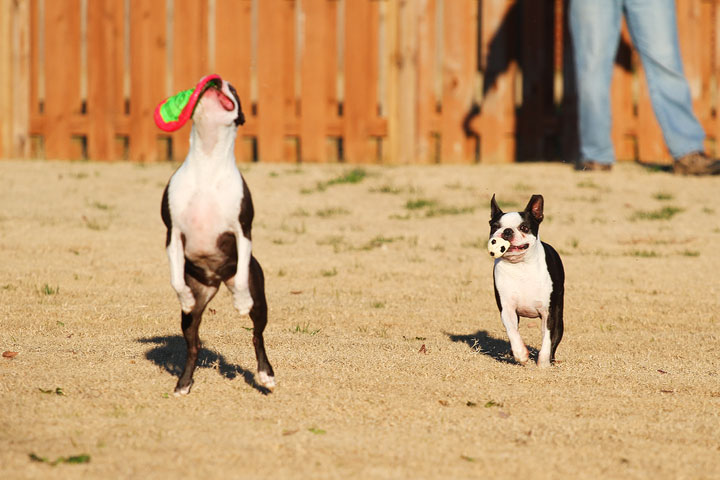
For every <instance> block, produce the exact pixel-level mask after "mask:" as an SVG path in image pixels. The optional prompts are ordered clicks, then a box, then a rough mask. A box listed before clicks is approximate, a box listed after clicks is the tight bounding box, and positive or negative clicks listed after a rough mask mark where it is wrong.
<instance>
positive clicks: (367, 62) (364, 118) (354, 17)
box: [342, 0, 377, 163]
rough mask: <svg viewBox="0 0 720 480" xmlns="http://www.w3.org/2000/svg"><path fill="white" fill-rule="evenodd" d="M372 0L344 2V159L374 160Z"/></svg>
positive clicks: (374, 40) (374, 38)
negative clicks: (372, 152)
mask: <svg viewBox="0 0 720 480" xmlns="http://www.w3.org/2000/svg"><path fill="white" fill-rule="evenodd" d="M373 8H377V5H372V2H368V1H358V0H355V1H353V0H350V1H346V2H345V19H344V20H345V52H344V58H345V62H344V63H345V68H344V77H345V90H344V100H343V105H344V108H343V118H342V122H343V125H344V128H343V133H344V141H345V159H346V161H347V162H349V163H363V162H368V161H370V160H371V159H372V156H371V152H370V138H369V135H368V130H369V128H368V127H369V122H370V118H371V117H373V116H374V115H375V112H376V105H377V99H376V97H375V96H374V93H375V89H374V88H373V85H372V82H371V81H368V79H373V78H377V65H375V64H373V60H374V59H375V58H376V57H375V56H374V55H373V54H374V53H375V51H374V50H373V48H372V47H373V44H375V45H377V29H376V28H374V27H376V26H377V22H376V21H374V20H375V19H374V18H373V13H374V12H373Z"/></svg>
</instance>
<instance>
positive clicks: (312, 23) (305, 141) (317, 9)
mask: <svg viewBox="0 0 720 480" xmlns="http://www.w3.org/2000/svg"><path fill="white" fill-rule="evenodd" d="M327 4H328V2H327V0H303V2H302V9H303V12H302V16H303V24H304V32H303V33H304V43H303V50H302V53H301V54H302V57H301V67H300V70H301V71H300V75H301V80H300V82H301V87H300V88H301V93H300V108H301V119H302V123H301V125H300V151H301V155H302V158H301V161H303V162H311V163H312V162H325V161H327V149H326V146H325V144H326V132H327V113H328V111H327V98H328V92H327V87H328V85H327V82H326V81H325V79H326V76H327V70H326V69H327V68H328V61H329V60H330V58H329V57H332V56H333V55H334V54H335V52H334V51H332V50H329V49H328V45H334V43H335V42H331V41H330V38H329V35H328V33H329V31H328V30H329V29H328V28H327V23H328V18H327V16H328V11H329V10H328V6H327Z"/></svg>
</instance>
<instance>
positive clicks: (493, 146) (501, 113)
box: [443, 2, 517, 163]
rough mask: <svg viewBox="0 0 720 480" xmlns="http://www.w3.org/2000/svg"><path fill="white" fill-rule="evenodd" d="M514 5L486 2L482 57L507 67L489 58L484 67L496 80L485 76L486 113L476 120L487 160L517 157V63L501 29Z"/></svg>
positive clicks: (484, 100) (481, 152) (486, 161)
mask: <svg viewBox="0 0 720 480" xmlns="http://www.w3.org/2000/svg"><path fill="white" fill-rule="evenodd" d="M514 6H515V2H483V11H482V15H481V17H482V38H481V45H482V58H484V59H490V60H493V61H497V60H499V61H500V62H501V63H502V64H503V66H505V67H506V68H504V69H501V70H500V71H498V66H497V65H494V64H493V63H491V62H488V63H487V64H486V66H485V69H484V71H485V73H486V75H487V74H488V73H489V74H490V75H487V76H491V77H492V79H493V82H492V83H491V84H488V79H487V78H486V79H485V81H484V82H485V83H484V94H483V99H482V106H481V108H482V114H481V117H480V119H479V122H478V121H477V120H476V121H474V122H473V124H472V125H473V126H474V125H477V124H478V123H479V125H480V127H479V128H478V127H475V128H474V130H476V131H480V161H481V162H483V163H499V162H512V161H513V160H514V159H515V141H514V140H515V125H516V120H515V91H514V87H515V76H516V74H517V65H516V64H515V62H510V61H508V60H507V56H508V55H509V52H508V38H507V34H505V35H503V29H501V27H502V25H503V21H504V19H506V18H507V14H508V12H509V11H510V10H511V9H512V8H513V7H514ZM503 60H504V61H505V62H504V63H503ZM485 61H486V62H487V60H485ZM443 143H444V140H443Z"/></svg>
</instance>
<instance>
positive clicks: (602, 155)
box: [570, 0, 705, 163]
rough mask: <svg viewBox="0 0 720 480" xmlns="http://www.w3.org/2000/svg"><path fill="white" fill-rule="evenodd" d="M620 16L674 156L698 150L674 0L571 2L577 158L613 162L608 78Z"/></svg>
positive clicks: (699, 130)
mask: <svg viewBox="0 0 720 480" xmlns="http://www.w3.org/2000/svg"><path fill="white" fill-rule="evenodd" d="M623 13H624V14H625V17H626V20H627V24H628V29H629V30H630V36H631V37H632V41H633V44H634V45H635V48H636V49H637V51H638V53H639V54H640V58H641V59H642V64H643V68H644V70H645V75H646V78H647V83H648V91H649V93H650V101H651V102H652V106H653V111H654V112H655V117H656V118H657V120H658V123H659V124H660V128H661V129H662V132H663V137H664V138H665V143H666V144H667V147H668V149H669V150H670V153H671V154H672V156H673V157H674V158H678V157H681V156H683V155H686V154H688V153H691V152H695V151H703V150H704V147H703V141H704V140H705V132H704V131H703V128H702V126H701V125H700V123H699V122H698V120H697V118H696V117H695V114H694V113H693V110H692V100H691V98H690V88H689V86H688V83H687V80H686V79H685V74H684V72H683V66H682V58H681V57H680V47H679V44H678V34H677V20H676V17H675V1H674V0H572V3H571V5H570V32H571V35H572V40H573V47H574V55H575V70H576V74H577V88H578V117H579V118H578V120H579V133H580V157H581V160H592V161H595V162H599V163H613V162H614V161H615V149H614V148H613V144H612V140H611V138H610V125H611V124H610V110H611V106H610V82H611V78H612V71H613V64H614V61H615V55H616V52H617V48H618V44H619V42H620V26H621V22H622V15H623Z"/></svg>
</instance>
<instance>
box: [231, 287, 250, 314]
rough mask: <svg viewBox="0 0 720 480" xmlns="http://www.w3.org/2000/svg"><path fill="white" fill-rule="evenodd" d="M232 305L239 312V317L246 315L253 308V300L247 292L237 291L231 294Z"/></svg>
mask: <svg viewBox="0 0 720 480" xmlns="http://www.w3.org/2000/svg"><path fill="white" fill-rule="evenodd" d="M233 305H234V306H235V308H236V309H237V311H238V312H240V315H247V314H248V313H250V309H252V307H253V299H252V296H250V291H249V290H238V291H235V292H233Z"/></svg>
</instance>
